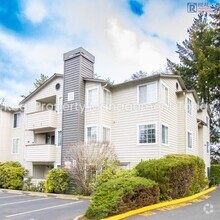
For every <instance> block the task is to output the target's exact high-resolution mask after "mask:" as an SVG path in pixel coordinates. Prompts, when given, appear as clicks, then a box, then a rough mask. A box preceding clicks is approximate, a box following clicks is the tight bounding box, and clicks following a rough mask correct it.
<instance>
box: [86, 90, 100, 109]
mask: <svg viewBox="0 0 220 220" xmlns="http://www.w3.org/2000/svg"><path fill="white" fill-rule="evenodd" d="M87 106H88V107H98V88H94V89H89V90H88V94H87Z"/></svg>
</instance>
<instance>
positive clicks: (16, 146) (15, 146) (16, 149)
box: [12, 138, 20, 154]
mask: <svg viewBox="0 0 220 220" xmlns="http://www.w3.org/2000/svg"><path fill="white" fill-rule="evenodd" d="M19 145H20V139H19V138H13V140H12V153H13V154H18V153H19Z"/></svg>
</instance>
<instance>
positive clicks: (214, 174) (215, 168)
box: [210, 164, 220, 185]
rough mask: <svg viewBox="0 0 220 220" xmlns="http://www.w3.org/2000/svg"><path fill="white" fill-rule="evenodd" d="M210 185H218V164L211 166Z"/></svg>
mask: <svg viewBox="0 0 220 220" xmlns="http://www.w3.org/2000/svg"><path fill="white" fill-rule="evenodd" d="M210 180H211V185H219V184H220V164H213V165H212V166H211V176H210Z"/></svg>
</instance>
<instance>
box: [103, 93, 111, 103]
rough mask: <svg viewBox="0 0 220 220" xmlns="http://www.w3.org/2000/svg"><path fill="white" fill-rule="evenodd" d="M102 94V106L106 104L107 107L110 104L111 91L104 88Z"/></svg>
mask: <svg viewBox="0 0 220 220" xmlns="http://www.w3.org/2000/svg"><path fill="white" fill-rule="evenodd" d="M103 96H104V99H103V104H104V106H107V107H108V106H110V104H111V93H110V92H109V91H108V90H106V89H105V90H104V94H103Z"/></svg>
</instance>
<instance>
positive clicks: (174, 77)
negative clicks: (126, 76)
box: [112, 74, 186, 90]
mask: <svg viewBox="0 0 220 220" xmlns="http://www.w3.org/2000/svg"><path fill="white" fill-rule="evenodd" d="M160 78H170V79H177V80H178V81H179V84H180V85H181V87H182V89H183V90H186V86H185V84H184V82H183V80H182V78H181V77H180V76H179V75H174V74H156V75H151V76H146V77H143V78H140V79H136V80H130V81H127V82H123V83H119V84H115V85H113V86H112V88H119V87H121V86H125V85H132V84H141V83H146V82H148V81H153V80H158V79H160Z"/></svg>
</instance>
